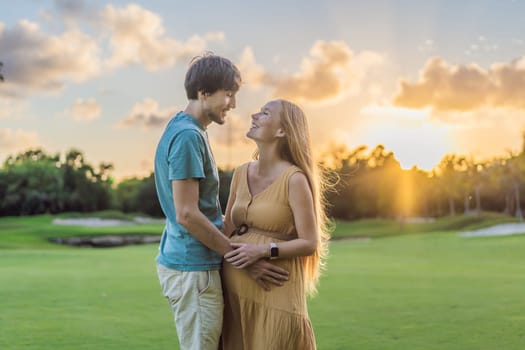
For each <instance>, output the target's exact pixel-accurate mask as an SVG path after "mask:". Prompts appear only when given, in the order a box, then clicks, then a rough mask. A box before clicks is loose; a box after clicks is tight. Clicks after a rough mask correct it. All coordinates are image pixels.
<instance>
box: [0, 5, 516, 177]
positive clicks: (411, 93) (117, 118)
mask: <svg viewBox="0 0 525 350" xmlns="http://www.w3.org/2000/svg"><path fill="white" fill-rule="evenodd" d="M207 51H211V52H213V53H215V54H218V55H221V56H225V57H228V58H229V59H231V60H232V61H233V62H234V63H235V64H236V65H237V66H238V67H239V69H240V70H241V73H242V77H243V85H242V87H241V89H240V91H239V92H238V94H237V107H236V108H235V109H234V110H231V111H230V112H229V113H228V116H227V120H226V123H225V125H222V126H221V125H217V124H215V125H211V126H210V127H209V128H208V131H209V134H210V140H211V143H212V147H213V150H214V154H215V158H216V161H217V163H218V165H219V166H220V167H234V166H237V165H239V164H241V163H244V162H246V161H249V160H250V159H251V154H252V153H253V151H254V150H255V144H254V143H253V142H252V141H250V140H248V139H246V137H245V134H246V132H247V130H248V128H249V126H250V115H251V114H252V113H254V112H256V111H257V110H259V109H260V108H261V107H262V106H263V105H264V104H265V103H266V102H267V101H269V100H272V99H275V98H285V99H288V100H291V101H293V102H296V103H297V104H299V105H300V106H301V107H302V109H303V110H304V111H305V114H306V116H307V118H308V120H309V125H310V131H311V137H312V142H313V144H314V150H315V151H316V153H317V154H318V155H321V154H323V152H326V151H327V150H329V149H330V147H333V146H334V145H340V144H343V145H346V146H347V147H348V148H349V149H355V148H357V147H358V146H360V145H366V146H368V147H369V148H370V149H371V148H373V147H375V146H376V145H378V144H382V145H384V146H385V147H386V149H387V150H389V151H393V152H394V154H395V156H396V158H397V159H398V160H399V162H400V163H401V166H402V167H403V168H407V169H408V168H410V167H412V166H414V165H415V166H417V167H419V168H421V169H424V170H430V169H432V168H433V167H434V166H436V165H437V163H438V162H439V160H440V159H441V158H442V157H443V156H444V155H445V154H450V153H457V154H462V155H466V156H469V157H472V158H474V159H477V160H486V159H489V158H491V157H500V156H506V155H508V154H510V153H511V152H514V153H516V152H518V151H519V150H521V148H522V141H523V137H522V133H523V131H524V130H525V0H492V1H483V0H464V1H456V0H442V1H436V0H426V1H419V0H390V1H387V0H371V1H357V0H355V1H336V0H325V1H313V0H300V1H296V0H286V1H283V0H280V1H276V0H265V1H241V0H223V1H175V0H174V1H167V0H166V1H160V0H148V1H134V2H128V1H110V2H107V1H80V0H79V1H70V0H60V1H58V0H57V1H44V0H42V1H37V0H20V1H17V2H16V6H15V5H14V3H13V2H12V1H7V0H0V61H1V62H3V67H1V70H0V74H2V75H3V76H4V78H5V81H4V82H3V83H0V161H2V162H3V161H4V160H5V159H6V158H7V157H8V156H9V155H15V154H17V153H19V152H22V151H25V150H27V149H30V148H35V147H41V148H43V149H44V150H45V151H46V152H48V153H60V154H64V153H65V152H66V151H67V150H69V149H71V148H76V149H78V150H81V151H82V152H83V153H84V156H85V158H86V160H87V161H88V162H89V163H90V164H92V165H95V166H96V165H98V164H99V163H101V162H109V163H112V164H113V165H114V167H115V170H114V172H113V174H114V176H115V177H116V178H117V179H123V178H127V177H132V176H139V177H141V176H146V175H149V174H150V173H151V171H152V170H153V156H154V152H155V148H156V145H157V142H158V139H159V137H160V135H161V133H162V131H163V128H164V126H165V125H166V123H167V121H168V120H169V119H170V118H171V117H172V116H173V115H174V114H175V113H176V112H177V111H180V110H183V109H184V108H185V106H186V103H187V99H186V95H185V91H184V75H185V72H186V70H187V68H188V64H189V62H190V61H191V58H192V57H195V56H198V55H201V54H203V53H204V52H207Z"/></svg>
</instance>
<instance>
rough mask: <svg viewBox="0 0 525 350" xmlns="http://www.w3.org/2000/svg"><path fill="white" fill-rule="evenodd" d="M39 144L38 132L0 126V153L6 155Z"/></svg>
mask: <svg viewBox="0 0 525 350" xmlns="http://www.w3.org/2000/svg"><path fill="white" fill-rule="evenodd" d="M38 146H40V141H39V138H38V134H37V133H36V132H31V131H25V130H21V129H17V130H13V129H5V128H0V154H2V155H3V156H4V157H7V156H8V155H9V154H12V153H17V152H20V151H22V150H26V149H29V148H34V147H38Z"/></svg>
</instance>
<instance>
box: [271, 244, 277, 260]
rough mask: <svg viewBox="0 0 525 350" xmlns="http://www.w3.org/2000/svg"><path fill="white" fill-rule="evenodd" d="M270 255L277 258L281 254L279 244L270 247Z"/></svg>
mask: <svg viewBox="0 0 525 350" xmlns="http://www.w3.org/2000/svg"><path fill="white" fill-rule="evenodd" d="M270 256H271V257H272V258H276V257H278V256H279V248H277V246H273V247H272V248H271V249H270Z"/></svg>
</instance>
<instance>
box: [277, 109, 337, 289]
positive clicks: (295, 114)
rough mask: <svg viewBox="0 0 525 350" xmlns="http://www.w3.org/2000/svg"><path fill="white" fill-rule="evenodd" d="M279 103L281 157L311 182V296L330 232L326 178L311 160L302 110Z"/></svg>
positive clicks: (308, 266)
mask: <svg viewBox="0 0 525 350" xmlns="http://www.w3.org/2000/svg"><path fill="white" fill-rule="evenodd" d="M278 102H280V103H281V107H282V109H281V115H280V117H281V118H280V119H281V127H282V128H283V131H284V132H285V134H286V136H285V137H283V138H282V139H281V141H280V145H279V153H280V156H281V157H282V158H283V159H285V160H287V161H289V162H290V163H292V164H294V165H295V166H297V167H299V168H300V169H301V170H302V171H303V173H304V174H305V175H306V178H307V179H308V183H309V184H310V188H311V190H312V196H313V201H314V203H313V204H314V211H315V215H316V223H317V231H318V233H319V237H318V240H317V242H318V243H317V249H316V251H315V252H314V253H313V254H312V255H310V256H307V257H304V267H305V272H306V276H305V281H306V290H307V292H308V293H309V294H310V295H313V294H315V292H316V291H317V284H318V282H319V277H320V275H321V271H322V269H323V268H324V266H325V260H326V257H327V255H328V240H329V239H330V231H331V225H330V221H329V220H328V218H327V216H326V211H325V206H326V200H325V197H324V194H325V190H326V187H327V181H326V179H325V178H324V175H323V172H322V171H321V169H319V168H318V165H317V164H316V163H315V162H314V160H313V156H312V145H311V142H310V132H309V129H308V121H307V120H306V117H305V115H304V113H303V111H302V110H301V108H300V107H299V106H297V105H296V104H294V103H292V102H289V101H286V100H278Z"/></svg>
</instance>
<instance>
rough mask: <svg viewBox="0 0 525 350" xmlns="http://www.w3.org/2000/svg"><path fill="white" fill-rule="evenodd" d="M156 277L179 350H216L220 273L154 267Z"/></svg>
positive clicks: (220, 308)
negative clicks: (169, 308)
mask: <svg viewBox="0 0 525 350" xmlns="http://www.w3.org/2000/svg"><path fill="white" fill-rule="evenodd" d="M157 274H158V276H159V281H160V286H161V288H162V294H163V295H164V296H165V297H166V298H167V299H168V302H169V305H170V307H171V310H172V311H173V315H174V319H175V327H176V329H177V335H178V337H179V343H180V348H181V350H189V349H196V350H197V349H198V350H217V349H218V347H219V338H220V335H221V331H222V317H223V310H224V301H223V297H222V286H221V277H220V273H219V271H179V270H172V269H169V268H167V267H164V266H162V265H159V264H157Z"/></svg>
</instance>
